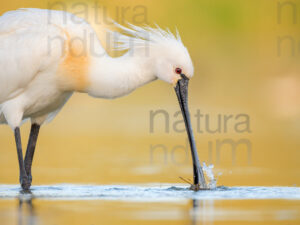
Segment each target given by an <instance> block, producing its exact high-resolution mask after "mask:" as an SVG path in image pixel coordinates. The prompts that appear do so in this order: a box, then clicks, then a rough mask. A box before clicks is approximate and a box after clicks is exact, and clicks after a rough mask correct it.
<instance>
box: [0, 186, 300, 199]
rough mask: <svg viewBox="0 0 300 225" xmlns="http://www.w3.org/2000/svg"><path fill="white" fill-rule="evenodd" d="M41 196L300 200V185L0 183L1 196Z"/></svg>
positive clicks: (56, 197)
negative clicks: (198, 187) (23, 186)
mask: <svg viewBox="0 0 300 225" xmlns="http://www.w3.org/2000/svg"><path fill="white" fill-rule="evenodd" d="M26 196H27V197H32V198H42V199H50V200H51V199H63V200H69V199H72V200H84V199H90V200H92V199H95V200H96V199H106V200H123V201H173V200H185V199H194V200H204V199H211V200H214V199H224V200H226V199H235V200H241V199H293V200H300V188H299V187H225V186H219V187H217V188H214V189H212V190H204V191H198V192H194V191H191V190H189V187H188V186H183V185H179V184H173V185H172V184H160V185H147V186H145V185H144V186H136V185H131V186H129V185H101V186H99V185H98V186H96V185H74V184H59V185H52V186H34V187H32V188H31V194H22V193H20V188H19V186H17V185H0V198H1V199H6V198H18V197H20V198H23V197H25V198H26Z"/></svg>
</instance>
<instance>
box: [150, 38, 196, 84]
mask: <svg viewBox="0 0 300 225" xmlns="http://www.w3.org/2000/svg"><path fill="white" fill-rule="evenodd" d="M169 36H170V37H168V38H165V39H162V40H161V41H160V42H158V43H156V44H154V47H153V48H150V50H151V51H154V53H153V55H154V57H155V61H154V62H155V64H154V67H155V68H154V72H155V75H156V76H157V78H158V79H160V80H163V81H165V82H167V83H170V84H172V85H173V86H176V84H177V83H178V81H179V80H181V79H182V78H188V79H190V78H191V77H192V76H193V75H194V66H193V62H192V59H191V57H190V54H189V52H188V50H187V48H186V47H185V46H184V45H183V43H182V42H181V39H180V38H179V37H178V38H175V37H174V36H173V35H171V34H170V35H169ZM155 45H156V46H155Z"/></svg>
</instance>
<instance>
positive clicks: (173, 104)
mask: <svg viewBox="0 0 300 225" xmlns="http://www.w3.org/2000/svg"><path fill="white" fill-rule="evenodd" d="M2 1H3V0H2ZM97 2H98V4H99V5H100V6H101V7H102V9H101V10H106V11H107V15H109V16H110V17H112V18H113V19H116V18H117V19H119V20H121V19H124V21H129V22H137V21H138V22H139V20H142V22H146V23H148V24H149V25H154V24H155V23H157V24H159V25H160V26H161V27H162V28H165V27H170V29H171V30H173V31H174V30H175V27H177V28H178V30H179V31H180V34H181V36H182V40H183V42H184V43H185V45H186V46H187V48H188V49H189V51H190V54H191V57H192V59H193V61H194V65H195V76H194V78H193V79H192V80H191V82H190V92H189V97H190V98H189V101H190V111H191V114H192V123H193V126H194V131H195V138H196V142H197V147H198V152H199V156H200V159H201V160H202V161H205V162H206V163H207V164H209V163H212V164H214V168H215V169H214V171H215V175H216V176H217V179H218V184H219V185H227V186H234V185H289V186H292V185H299V184H300V179H299V175H300V174H299V171H300V170H299V169H300V160H299V158H300V153H299V150H300V139H299V133H300V64H299V62H300V61H299V56H300V52H299V46H298V45H299V40H300V36H299V23H300V21H299V18H300V16H299V15H298V20H297V21H293V18H294V17H293V16H294V15H295V14H294V11H293V9H296V14H299V13H300V5H299V2H298V1H289V2H292V3H295V4H292V5H287V4H286V5H282V4H284V3H285V1H283V0H282V1H270V0H253V1H239V0H228V1H226V3H225V1H222V0H215V1H211V0H201V1H199V0H187V1H182V0H160V1H158V0H151V1H150V0H143V1H138V0H126V1H124V0H123V1H121V0H119V1H117V0H110V1H97ZM78 3H81V5H78ZM1 6H2V7H1V9H0V12H1V13H4V12H6V11H8V10H14V9H17V8H22V7H25V8H26V7H30V8H54V9H59V10H61V9H65V10H67V11H70V12H73V13H76V14H77V15H78V16H81V17H84V18H85V19H87V20H88V21H89V22H90V23H91V24H92V25H93V26H94V28H95V29H96V30H97V33H98V35H99V38H100V39H101V40H102V41H103V42H104V41H105V40H103V39H104V38H105V35H104V31H103V29H102V27H103V26H102V25H105V24H100V25H99V24H97V23H95V21H94V19H93V18H94V14H95V8H94V6H95V2H94V1H82V2H78V1H76V2H75V1H43V0H26V1H20V0H10V1H6V2H2V4H1ZM143 10H144V11H143ZM141 12H142V13H144V14H143V15H144V17H143V16H139V13H141ZM120 18H121V19H120ZM121 22H122V21H121ZM294 22H296V23H294ZM284 37H285V39H283V40H282V41H280V39H282V38H284ZM279 53H280V54H279ZM293 53H294V54H293ZM151 110H166V111H167V112H168V115H169V119H170V124H169V128H170V132H169V133H167V132H165V129H164V128H165V127H164V120H163V117H157V118H156V119H155V124H154V126H155V127H154V128H155V130H154V131H155V132H154V133H151V132H150V111H151ZM178 110H179V106H178V103H177V100H176V96H175V93H174V91H173V90H172V87H170V85H168V84H166V83H164V82H162V81H156V82H154V83H151V84H149V85H147V86H145V87H142V88H140V89H138V90H137V91H135V92H134V93H132V94H131V95H129V96H126V97H123V98H120V99H116V100H113V101H110V100H103V99H93V98H91V97H89V96H87V95H86V94H75V95H74V96H73V97H72V98H71V100H70V101H69V102H68V103H67V104H66V106H65V107H64V108H63V110H62V111H61V112H60V113H59V114H58V116H57V117H56V118H55V120H54V121H53V122H52V123H50V124H47V125H45V126H43V127H42V130H41V134H40V137H39V141H38V145H37V150H36V154H35V158H34V163H33V184H34V185H37V184H53V183H96V184H115V183H179V182H183V181H182V180H181V179H179V177H184V178H191V175H192V169H191V161H190V156H189V149H186V150H185V151H183V149H182V148H180V149H179V148H178V149H175V150H174V147H176V146H178V145H185V142H186V134H185V133H178V132H175V131H174V129H173V125H174V123H175V122H176V121H178V120H180V118H179V117H175V116H174V113H175V112H176V111H178ZM197 110H200V111H201V113H202V114H205V115H207V116H208V118H209V122H210V127H211V129H215V128H217V125H218V115H221V117H222V118H223V117H224V115H227V116H228V115H233V118H234V117H236V116H237V115H239V114H246V115H248V116H249V118H250V122H249V124H250V130H251V132H244V133H239V132H236V130H235V125H236V123H237V122H238V121H239V120H236V119H231V120H230V121H229V122H228V131H227V132H220V133H215V134H212V133H209V132H204V133H200V132H197V126H198V124H197V120H196V117H195V116H194V114H196V112H197ZM204 122H205V119H204V118H202V120H201V123H202V125H201V126H202V128H204V127H205V123H204ZM223 122H224V121H221V123H222V124H223ZM28 134H29V124H28V123H27V124H25V125H24V126H23V127H22V136H23V145H24V148H25V144H26V141H27V138H28ZM225 139H230V140H233V141H238V140H241V139H247V140H248V141H249V142H250V143H251V144H252V149H251V160H250V159H249V158H248V155H247V151H246V150H245V147H243V146H240V147H239V148H238V149H237V151H236V162H235V163H233V162H232V152H231V149H230V147H228V146H227V147H226V146H224V148H222V150H221V155H220V158H219V160H218V157H217V151H216V141H218V140H219V141H222V140H225ZM0 143H1V147H0V155H1V157H0V171H1V172H0V181H1V183H5V184H7V183H8V184H15V183H18V163H17V154H16V150H15V144H14V138H13V133H12V131H11V129H10V128H9V127H7V126H1V127H0ZM158 144H161V145H164V146H165V150H161V149H157V150H155V151H152V152H151V150H150V148H151V145H152V146H153V145H158ZM209 146H211V148H210V147H209ZM152 153H153V154H152ZM186 153H188V158H187V155H186ZM151 154H152V156H153V158H152V159H151Z"/></svg>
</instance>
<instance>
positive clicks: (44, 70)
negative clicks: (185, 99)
mask: <svg viewBox="0 0 300 225" xmlns="http://www.w3.org/2000/svg"><path fill="white" fill-rule="evenodd" d="M116 25H117V26H118V27H119V28H121V29H122V30H123V31H124V32H123V33H125V35H124V34H121V33H117V32H115V33H113V37H114V38H116V40H115V41H116V42H118V43H119V44H120V43H121V46H119V48H118V49H121V50H124V49H126V50H129V52H128V53H127V54H125V55H123V56H122V57H118V58H111V57H110V56H109V55H107V54H106V52H105V50H104V49H103V47H102V45H101V43H100V42H99V40H98V39H97V35H96V33H95V32H94V30H93V29H92V27H91V26H90V25H89V24H88V23H87V22H86V21H84V20H83V19H80V18H78V17H76V16H74V15H73V14H70V13H67V12H63V11H53V10H41V9H20V10H17V11H12V12H8V13H5V14H4V15H3V16H1V17H0V68H1V71H0V123H8V124H9V125H10V126H11V127H12V128H15V127H17V126H19V125H20V123H21V121H22V120H24V119H26V118H30V119H32V120H33V121H34V122H36V123H38V124H42V123H43V122H44V121H45V120H46V119H47V118H49V117H53V116H54V115H55V113H57V112H58V111H59V109H60V108H61V107H62V106H63V105H64V103H65V102H66V101H67V100H68V98H69V97H70V96H71V95H72V93H73V92H74V91H80V92H87V93H89V94H90V95H92V96H95V97H102V98H115V97H119V96H122V95H125V94H128V93H130V92H131V91H132V90H134V89H135V88H137V87H139V86H141V85H143V84H145V83H148V82H150V81H152V80H155V79H156V78H157V77H158V78H160V79H162V80H165V81H167V82H169V83H174V82H175V81H176V79H178V75H177V74H176V73H174V68H175V67H180V68H182V69H183V70H185V71H186V74H187V75H189V76H192V75H193V65H192V61H191V60H190V57H189V54H188V52H187V50H186V48H185V47H184V45H183V44H182V42H181V40H180V37H179V35H178V34H177V37H175V36H174V35H173V34H171V33H170V32H169V31H163V30H162V29H160V28H150V27H145V28H140V27H137V26H134V25H130V27H131V29H129V28H126V27H123V26H121V25H118V24H116ZM141 48H142V49H143V50H142V51H141V50H138V49H141ZM146 48H147V49H146ZM130 51H131V52H130ZM173 67H174V68H173ZM167 70H168V71H167Z"/></svg>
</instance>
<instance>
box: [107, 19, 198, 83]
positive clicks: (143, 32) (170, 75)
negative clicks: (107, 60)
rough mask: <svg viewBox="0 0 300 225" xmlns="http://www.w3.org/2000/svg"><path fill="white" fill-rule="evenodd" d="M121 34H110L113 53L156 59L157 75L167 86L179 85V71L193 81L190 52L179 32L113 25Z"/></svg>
mask: <svg viewBox="0 0 300 225" xmlns="http://www.w3.org/2000/svg"><path fill="white" fill-rule="evenodd" d="M113 24H114V25H115V26H116V27H117V28H119V29H120V32H117V31H111V30H108V33H109V34H110V35H111V36H110V40H112V41H113V50H116V51H124V50H127V51H128V53H129V55H135V54H137V55H138V56H141V57H143V56H146V57H149V58H151V59H155V60H152V61H155V62H154V67H155V71H154V72H155V75H156V76H157V77H158V78H159V79H161V80H164V81H166V82H168V83H176V81H177V80H178V79H180V77H179V75H178V74H176V73H175V69H176V68H180V69H181V70H182V73H184V74H185V75H186V76H187V77H192V76H193V74H194V67H193V63H192V60H191V57H190V55H189V52H188V50H187V48H186V47H185V46H184V44H183V43H182V40H181V37H180V35H179V32H178V30H177V29H176V34H175V35H174V34H173V33H172V32H171V31H170V30H169V29H168V28H167V29H166V30H163V29H161V28H160V27H159V26H158V25H156V27H154V28H153V27H149V26H143V27H139V26H136V25H133V24H130V23H127V25H128V27H125V26H123V25H121V24H118V23H117V22H115V21H113Z"/></svg>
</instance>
